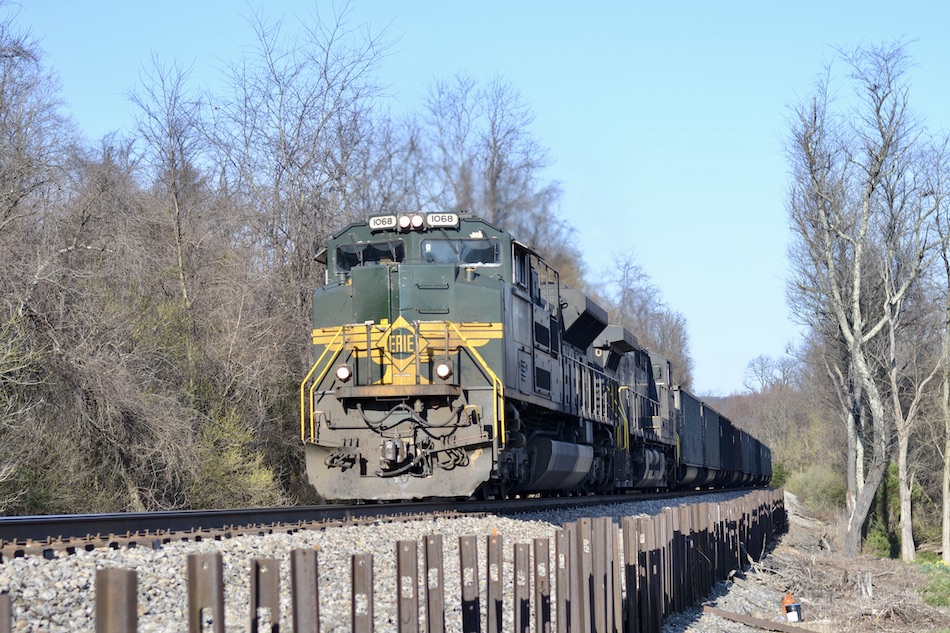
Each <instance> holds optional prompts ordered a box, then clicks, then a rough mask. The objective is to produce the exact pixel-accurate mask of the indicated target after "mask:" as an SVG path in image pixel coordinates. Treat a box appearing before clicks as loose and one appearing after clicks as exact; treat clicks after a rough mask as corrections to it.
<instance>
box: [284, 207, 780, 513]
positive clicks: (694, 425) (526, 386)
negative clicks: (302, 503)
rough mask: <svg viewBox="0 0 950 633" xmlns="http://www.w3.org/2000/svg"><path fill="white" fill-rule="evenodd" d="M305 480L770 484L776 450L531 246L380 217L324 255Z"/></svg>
mask: <svg viewBox="0 0 950 633" xmlns="http://www.w3.org/2000/svg"><path fill="white" fill-rule="evenodd" d="M318 260H319V261H321V262H322V263H324V264H325V265H326V267H327V284H326V285H325V286H323V287H322V288H318V289H317V290H316V291H315V293H314V295H313V351H314V364H313V366H312V368H311V369H310V371H309V373H308V374H307V376H306V378H305V379H304V381H303V383H302V384H301V389H300V406H301V420H300V423H301V437H302V439H303V442H304V444H305V450H306V460H307V472H308V475H309V477H310V481H311V483H312V484H313V486H314V487H315V488H316V490H317V492H318V493H319V494H320V495H321V496H323V497H324V498H325V499H327V500H339V499H367V500H370V499H372V500H391V499H415V498H427V497H468V496H471V495H483V496H508V495H517V494H587V493H594V492H597V493H611V492H616V493H621V492H627V491H633V490H637V489H663V488H683V489H685V488H697V487H729V486H736V485H765V484H767V483H768V482H769V480H770V478H771V473H772V465H771V453H770V451H769V449H768V448H767V447H766V446H764V445H763V444H761V443H760V442H759V441H757V440H756V439H755V438H753V437H751V436H750V435H749V434H748V433H745V432H743V431H742V430H740V429H737V428H735V427H734V426H733V424H732V423H731V422H730V421H729V420H728V419H727V418H725V417H723V416H721V415H719V414H718V413H716V412H715V411H714V410H713V409H711V408H710V407H708V406H707V405H706V404H705V403H703V402H702V401H700V400H698V399H697V398H695V397H694V396H692V395H691V394H689V393H688V392H687V391H685V390H683V389H681V388H680V387H678V386H676V385H675V384H674V383H673V381H672V376H671V375H672V368H671V366H670V363H669V362H668V361H667V360H666V359H664V358H662V357H660V356H658V355H657V354H654V353H652V352H650V351H648V350H646V349H643V348H642V347H640V346H639V345H638V343H637V340H636V339H635V337H634V336H633V335H631V334H630V332H628V331H627V330H625V329H623V328H621V327H620V326H617V325H610V324H608V322H607V312H606V311H605V310H604V309H603V308H602V307H601V306H599V305H598V304H597V303H595V302H594V301H593V300H591V299H590V298H589V297H587V296H585V295H584V294H583V293H581V292H579V291H577V290H575V289H572V288H569V287H567V286H564V285H561V284H560V282H559V279H558V274H557V271H555V270H553V269H552V268H550V267H549V266H548V265H547V264H546V263H545V262H544V260H543V259H542V258H541V257H540V256H539V255H538V253H537V252H535V251H533V250H532V249H531V248H529V247H528V246H526V245H524V244H521V243H519V242H517V241H516V240H514V239H513V238H512V236H511V235H510V234H509V233H507V232H505V231H503V230H501V229H499V228H497V227H495V226H492V225H491V224H489V223H488V222H485V221H483V220H480V219H478V218H475V217H471V216H468V215H464V214H458V213H410V214H403V215H396V214H393V215H381V216H375V217H371V218H369V220H368V221H367V222H360V223H356V224H352V225H350V226H348V227H346V228H345V229H343V230H342V231H340V232H339V233H337V234H336V235H334V236H333V237H332V238H331V239H330V240H329V242H328V244H327V248H326V249H325V250H323V251H321V253H320V255H318Z"/></svg>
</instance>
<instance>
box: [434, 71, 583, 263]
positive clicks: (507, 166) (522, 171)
mask: <svg viewBox="0 0 950 633" xmlns="http://www.w3.org/2000/svg"><path fill="white" fill-rule="evenodd" d="M426 113H427V117H426V119H425V126H426V127H425V129H426V130H427V131H428V136H427V137H426V140H427V149H428V155H429V170H428V173H429V178H428V179H427V181H426V183H427V192H428V200H426V203H427V205H428V206H429V207H431V208H434V209H437V210H444V209H451V210H455V211H469V212H472V213H475V214H476V215H478V216H480V217H482V218H483V219H485V220H487V221H489V222H492V223H493V224H496V225H497V226H499V227H501V228H503V229H505V230H507V231H510V232H511V233H512V234H513V235H515V237H517V238H518V239H519V240H521V241H523V242H526V243H528V244H530V245H532V246H533V247H535V248H537V249H539V250H540V251H541V252H542V253H543V254H544V255H545V258H546V259H547V260H548V261H549V262H550V263H551V264H552V265H554V266H555V268H557V269H558V270H559V271H561V272H562V275H565V276H566V277H567V278H568V279H569V280H573V281H579V280H580V277H581V276H582V272H583V271H582V270H581V268H580V265H579V261H580V257H579V253H578V251H577V249H576V247H575V246H573V240H572V239H571V237H572V236H571V233H572V228H571V226H570V225H569V224H568V223H567V222H566V221H565V220H564V219H563V218H562V217H560V213H559V209H558V203H559V201H560V198H561V188H560V184H559V183H557V182H544V181H543V180H542V178H541V174H542V172H543V170H544V169H545V168H547V167H548V166H549V165H550V163H551V160H550V158H549V157H548V154H547V151H546V150H545V149H544V148H543V147H541V145H540V144H539V143H538V141H537V140H536V138H535V137H534V135H533V134H532V133H531V124H532V123H533V121H534V114H533V113H532V112H531V109H530V108H529V106H528V105H527V104H526V103H525V101H524V99H523V97H522V95H521V93H519V92H518V90H517V89H516V88H515V87H514V86H513V85H512V84H511V83H510V82H508V81H506V80H505V79H503V78H502V77H499V76H495V77H493V78H492V79H491V80H489V81H488V83H487V85H485V86H480V85H479V83H478V82H477V81H476V80H475V79H473V78H472V77H470V76H468V75H464V74H459V75H456V76H455V77H454V78H453V79H452V80H437V81H435V82H434V83H433V85H432V86H431V87H430V89H429V95H428V99H427V102H426Z"/></svg>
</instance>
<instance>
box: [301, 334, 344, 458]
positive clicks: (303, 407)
mask: <svg viewBox="0 0 950 633" xmlns="http://www.w3.org/2000/svg"><path fill="white" fill-rule="evenodd" d="M343 330H344V328H342V327H341V328H338V329H337V332H336V334H335V335H334V336H333V338H332V339H331V340H330V342H329V343H327V346H326V347H325V348H324V350H323V353H322V354H320V357H319V358H318V359H317V360H316V361H315V362H314V363H313V366H312V367H311V368H310V371H308V372H307V375H306V377H304V379H303V381H301V383H300V439H301V440H304V441H305V440H306V439H307V412H308V411H309V413H310V420H311V423H310V441H311V442H312V441H313V440H314V431H313V414H314V411H313V392H314V391H315V390H316V388H317V385H319V384H320V382H321V381H322V380H323V377H324V376H326V375H327V372H328V371H329V370H330V367H331V365H332V364H333V359H335V358H336V357H337V356H338V355H339V354H340V350H342V349H343V345H342V342H341V344H340V346H339V347H338V348H337V349H336V350H335V351H334V352H333V356H332V358H330V360H329V361H328V362H327V363H326V367H324V369H323V371H322V372H321V373H320V376H319V377H318V378H317V379H316V380H314V381H313V383H312V384H311V385H310V389H309V394H308V393H307V391H308V390H307V383H308V382H310V379H311V377H313V374H314V372H315V371H317V368H318V367H319V366H320V365H321V363H323V359H324V357H325V356H326V355H327V354H328V353H330V352H331V351H332V350H333V348H334V345H335V344H336V342H337V339H339V338H340V337H341V336H342V335H343ZM307 395H309V396H310V406H309V407H308V406H307Z"/></svg>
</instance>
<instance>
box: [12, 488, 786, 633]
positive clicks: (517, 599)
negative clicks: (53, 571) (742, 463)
mask: <svg viewBox="0 0 950 633" xmlns="http://www.w3.org/2000/svg"><path fill="white" fill-rule="evenodd" d="M785 526H786V516H785V508H784V497H783V493H782V491H781V490H762V491H757V492H753V493H750V494H747V495H745V496H743V497H741V498H738V499H735V500H733V501H730V502H726V503H722V504H710V503H698V504H693V505H682V506H677V507H672V508H666V509H664V510H663V511H662V512H661V513H659V514H657V515H654V516H637V517H626V518H624V519H623V521H622V524H621V525H619V526H618V525H617V524H616V523H615V522H614V521H613V520H612V519H611V518H609V517H608V518H598V519H586V518H585V519H580V520H579V521H577V522H575V523H568V524H565V525H564V526H562V528H561V529H560V530H558V531H557V532H556V536H555V539H554V541H555V542H554V543H553V553H554V558H553V561H554V563H553V565H552V562H551V560H552V559H551V549H552V544H551V543H549V541H548V539H546V538H538V539H534V541H533V542H532V543H515V544H514V546H513V551H512V557H511V559H510V563H506V561H505V556H504V548H505V543H504V537H503V536H502V535H500V534H492V535H489V536H487V537H486V542H485V550H484V551H485V552H486V556H485V560H483V561H481V562H479V560H478V542H477V538H476V537H471V536H465V537H461V538H460V539H459V566H458V573H459V574H460V579H459V580H460V582H459V583H458V586H459V587H460V588H461V596H460V600H461V602H460V604H461V609H460V611H461V612H460V613H451V612H448V611H447V610H446V608H445V604H446V600H445V598H446V596H445V592H444V587H445V582H444V569H445V567H444V565H443V555H442V552H443V548H442V537H441V536H440V535H437V534H433V535H427V536H426V537H425V538H424V539H423V541H422V547H421V550H422V551H421V562H422V564H421V569H420V551H419V550H420V547H419V545H420V543H419V542H418V541H412V540H409V541H399V542H398V544H397V547H396V569H397V591H396V595H395V597H393V596H391V595H385V596H377V595H374V592H373V585H374V583H373V555H372V554H370V553H364V554H355V555H353V556H352V560H351V588H350V592H351V593H350V597H351V599H350V602H351V610H350V615H351V630H352V631H354V632H356V633H362V632H368V631H372V630H373V628H374V625H375V626H377V627H378V626H379V623H378V622H376V620H375V618H374V606H375V605H377V604H379V601H382V600H386V601H392V600H394V599H395V602H396V607H397V613H398V618H397V619H398V621H396V622H392V623H388V624H387V626H386V630H398V631H400V632H402V631H426V632H434V631H444V630H461V631H464V632H466V633H468V632H476V631H477V632H481V631H488V632H489V633H496V632H501V631H518V632H527V631H532V630H533V631H537V632H543V631H557V632H558V633H581V632H588V631H633V632H654V631H655V632H658V631H660V630H661V628H662V623H663V619H664V617H665V616H666V615H668V614H670V613H675V612H682V611H684V610H686V609H689V608H691V607H693V606H695V605H696V604H697V603H698V602H699V601H700V600H702V599H703V597H704V596H706V595H708V594H709V592H710V591H711V589H712V588H713V586H714V585H715V584H716V583H717V582H718V581H721V580H725V579H727V578H728V577H729V576H730V575H731V574H732V573H733V572H734V571H735V570H737V569H741V568H743V567H744V566H745V565H746V564H747V563H749V562H750V560H758V559H760V558H761V557H762V556H763V555H764V553H765V551H766V547H767V545H768V543H769V541H770V540H771V538H772V537H773V536H774V535H775V534H776V533H778V532H780V531H781V530H783V529H784V528H785ZM289 561H290V582H291V587H290V601H289V602H290V606H291V618H290V619H291V621H292V627H293V629H292V630H294V631H300V632H303V631H309V632H314V633H316V632H319V631H320V630H321V628H320V587H319V583H318V578H319V569H318V561H317V552H316V551H314V550H312V549H311V550H307V549H295V550H293V551H292V552H291V553H290V557H289ZM509 565H510V567H509V569H511V570H512V571H513V573H511V574H506V573H504V572H505V567H506V566H509ZM279 566H280V561H279V560H277V559H272V558H268V559H253V560H252V561H251V573H250V576H251V577H250V580H249V582H250V588H251V590H250V604H249V605H248V613H249V619H248V627H249V629H250V630H251V631H260V630H268V629H269V630H271V631H272V632H275V631H278V630H279V628H280V623H281V606H280V602H281V601H280V596H281V592H280V586H279V584H280V583H279V579H280V574H279ZM420 571H421V574H420ZM480 572H481V573H480ZM506 577H510V578H511V579H512V581H511V586H506V583H505V582H504V579H505V578H506ZM223 578H224V575H223V571H222V559H221V555H220V554H219V553H209V554H193V555H190V556H189V558H188V594H189V595H188V614H187V618H188V621H189V630H191V631H203V630H208V626H209V624H210V630H212V631H216V632H221V633H223V632H224V631H225V616H224V611H225V609H224V604H225V586H224V585H225V583H224V580H223ZM139 595H140V592H139V589H138V586H137V577H136V572H135V571H131V570H127V569H119V568H111V569H99V570H98V571H97V573H96V586H95V613H96V630H97V631H100V632H103V633H112V632H116V631H135V630H136V629H137V626H138V625H137V618H138V613H139V611H140V609H139V605H138V596H139ZM145 595H147V594H145ZM483 600H484V602H482V601H483ZM11 605H12V601H11V596H10V595H8V594H0V633H10V632H11V631H12V622H13V615H14V614H13V613H12V606H11ZM452 618H454V620H453V619H452ZM459 618H460V620H461V622H460V623H459V622H458V620H459ZM209 620H210V622H209ZM449 620H452V621H451V622H450V621H449Z"/></svg>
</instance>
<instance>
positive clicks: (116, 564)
mask: <svg viewBox="0 0 950 633" xmlns="http://www.w3.org/2000/svg"><path fill="white" fill-rule="evenodd" d="M742 495H743V493H742V492H724V493H716V494H713V495H706V496H704V497H701V498H699V499H697V498H695V497H693V498H683V499H677V500H664V501H632V502H629V503H623V504H616V505H609V506H592V507H585V508H573V509H565V510H558V511H554V512H550V511H549V512H539V513H526V514H520V515H515V516H489V517H480V518H470V517H463V518H442V517H439V518H432V519H430V520H421V521H408V522H394V523H380V524H374V525H360V526H344V527H334V528H327V529H325V530H300V531H297V532H295V533H293V534H280V533H277V534H270V535H266V536H245V537H238V538H231V539H226V540H220V541H201V542H190V541H187V542H175V543H170V544H167V545H165V546H164V547H163V548H162V549H158V550H152V549H144V548H132V549H122V550H95V551H91V552H84V551H83V552H77V553H76V554H72V555H69V554H65V553H64V554H61V555H59V556H58V557H57V558H55V559H52V560H47V559H44V558H41V557H35V556H34V557H28V558H15V559H10V560H5V561H4V562H2V563H0V592H8V593H9V594H10V597H11V599H12V606H13V618H14V621H13V631H16V632H21V631H48V632H50V633H60V632H71V631H94V630H95V628H96V627H95V598H96V596H95V580H96V570H97V569H105V568H120V569H129V570H134V571H135V572H136V573H137V585H138V630H139V631H140V632H143V633H145V632H154V633H159V632H161V633H165V632H169V631H187V630H188V615H187V613H188V611H187V609H188V586H187V557H188V555H189V554H194V553H210V552H215V551H217V552H220V553H221V556H222V559H223V564H224V583H225V629H226V631H228V632H232V631H233V632H237V631H248V630H250V624H249V623H250V567H251V559H253V558H276V559H277V560H278V561H279V562H280V588H281V605H280V630H283V631H290V630H292V620H291V617H292V614H291V604H290V552H291V551H292V550H294V549H300V548H304V549H315V550H317V552H318V554H317V558H318V563H319V593H320V605H319V606H320V625H321V626H320V630H321V631H323V632H331V631H349V630H351V624H350V610H351V605H350V593H351V589H350V586H351V584H350V583H351V581H350V564H351V557H352V555H353V554H364V553H371V554H372V555H373V585H374V586H373V589H374V606H373V609H374V625H375V627H374V628H375V630H376V631H393V630H395V628H396V622H397V619H396V595H397V592H396V543H397V542H398V541H400V540H415V541H418V542H419V543H420V545H419V556H420V561H421V558H422V555H423V551H424V548H423V547H422V544H421V541H422V539H423V538H424V537H425V535H427V534H441V535H442V543H443V561H444V563H443V564H444V572H445V573H444V583H445V584H444V590H445V624H446V631H461V630H462V621H461V601H460V589H459V571H458V568H459V552H458V539H459V537H462V536H475V537H477V538H476V541H477V542H478V561H479V574H480V579H479V587H480V593H481V599H480V604H481V605H482V610H483V614H482V618H483V622H484V608H485V586H486V579H485V567H486V566H485V563H484V561H485V556H486V538H485V537H487V536H488V535H491V534H493V533H496V534H499V535H501V536H502V537H503V539H504V559H505V560H504V587H505V592H506V594H505V603H504V604H505V613H504V630H513V624H514V621H513V618H514V616H513V610H512V595H511V591H512V576H513V567H514V565H513V548H514V544H515V543H531V542H532V541H533V539H535V538H547V539H549V540H550V553H551V561H550V565H549V567H548V568H549V569H554V552H555V549H554V537H555V532H556V531H557V529H558V528H559V527H560V526H561V525H562V524H563V523H566V522H573V521H576V520H578V519H580V518H583V517H604V516H610V517H612V518H614V520H615V521H616V522H617V523H618V524H619V523H620V521H621V519H622V518H623V517H627V516H641V515H655V514H658V513H659V512H661V511H662V509H663V508H664V507H670V506H676V505H678V504H680V503H695V502H699V501H701V502H708V503H721V502H724V501H728V500H731V499H735V498H737V497H740V496H742ZM419 568H420V569H423V567H422V564H421V562H420V565H419ZM554 584H555V583H554V579H553V578H552V579H551V585H552V588H551V591H552V597H553V595H554V591H555V587H554ZM552 602H553V600H552ZM420 603H424V599H422V600H420ZM420 622H424V619H423V618H422V616H420Z"/></svg>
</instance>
